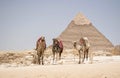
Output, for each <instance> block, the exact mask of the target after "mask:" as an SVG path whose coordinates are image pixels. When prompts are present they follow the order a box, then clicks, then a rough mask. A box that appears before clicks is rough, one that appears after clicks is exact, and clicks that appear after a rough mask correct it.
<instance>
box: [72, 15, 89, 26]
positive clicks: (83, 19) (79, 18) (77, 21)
mask: <svg viewBox="0 0 120 78" xmlns="http://www.w3.org/2000/svg"><path fill="white" fill-rule="evenodd" d="M73 21H74V22H75V24H77V25H85V24H90V23H91V22H90V21H89V20H88V19H87V18H86V17H85V16H84V15H83V14H82V13H78V14H77V15H76V16H75V17H74V19H73Z"/></svg>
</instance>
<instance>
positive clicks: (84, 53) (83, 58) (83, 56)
mask: <svg viewBox="0 0 120 78" xmlns="http://www.w3.org/2000/svg"><path fill="white" fill-rule="evenodd" d="M83 53H84V56H83V60H82V63H84V60H85V54H86V53H85V51H83Z"/></svg>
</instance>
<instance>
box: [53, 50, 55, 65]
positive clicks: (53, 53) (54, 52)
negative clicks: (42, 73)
mask: <svg viewBox="0 0 120 78" xmlns="http://www.w3.org/2000/svg"><path fill="white" fill-rule="evenodd" d="M54 61H55V52H53V64H54Z"/></svg>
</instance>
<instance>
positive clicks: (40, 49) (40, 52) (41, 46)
mask: <svg viewBox="0 0 120 78" xmlns="http://www.w3.org/2000/svg"><path fill="white" fill-rule="evenodd" d="M45 49H46V42H45V37H44V36H41V37H40V38H39V39H38V41H37V42H36V49H35V50H36V51H37V56H38V58H37V60H38V64H41V63H42V65H44V61H43V58H44V51H45Z"/></svg>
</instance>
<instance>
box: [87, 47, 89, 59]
mask: <svg viewBox="0 0 120 78" xmlns="http://www.w3.org/2000/svg"><path fill="white" fill-rule="evenodd" d="M88 50H89V49H87V50H86V60H88Z"/></svg>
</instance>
